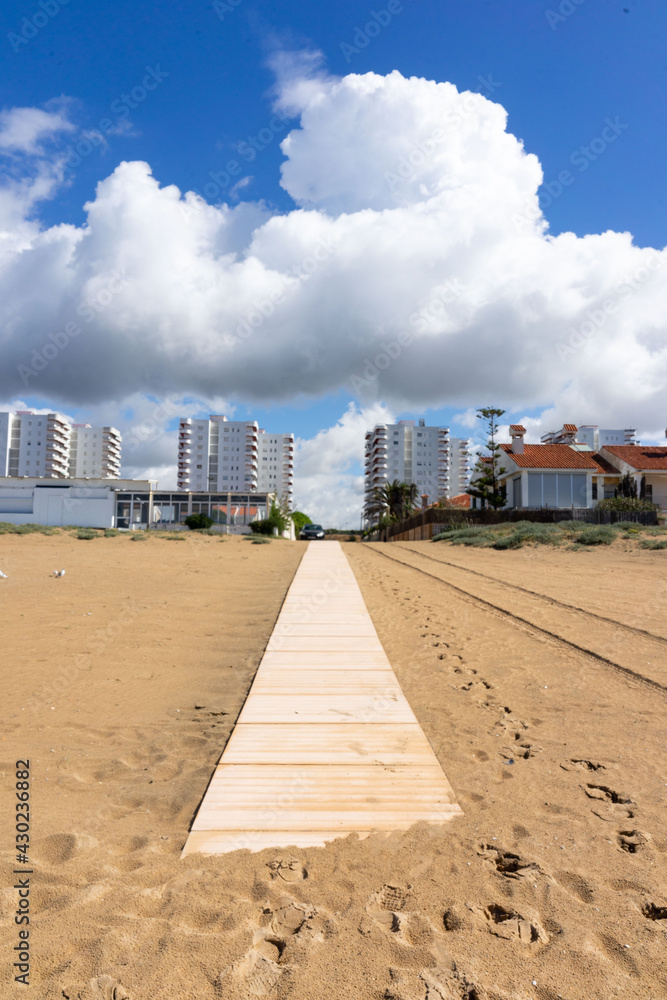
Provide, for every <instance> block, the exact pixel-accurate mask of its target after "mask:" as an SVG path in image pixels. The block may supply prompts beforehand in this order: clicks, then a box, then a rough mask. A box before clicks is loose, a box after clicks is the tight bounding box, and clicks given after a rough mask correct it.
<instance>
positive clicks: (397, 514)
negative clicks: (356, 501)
mask: <svg viewBox="0 0 667 1000" xmlns="http://www.w3.org/2000/svg"><path fill="white" fill-rule="evenodd" d="M418 495H419V491H418V489H417V485H416V483H402V482H400V481H399V480H398V479H394V480H393V482H391V483H385V484H384V485H383V486H376V487H375V489H374V490H373V492H372V494H371V496H370V498H369V499H368V501H367V502H366V506H365V508H364V514H365V515H366V517H367V518H368V519H369V520H370V521H372V522H373V523H374V524H379V523H380V522H381V521H383V520H384V521H385V522H386V523H387V525H389V524H395V523H396V522H397V521H403V520H404V519H405V518H406V517H408V516H409V515H410V514H411V513H412V512H413V511H414V510H415V508H416V505H417V497H418Z"/></svg>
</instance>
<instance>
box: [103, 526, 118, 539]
mask: <svg viewBox="0 0 667 1000" xmlns="http://www.w3.org/2000/svg"><path fill="white" fill-rule="evenodd" d="M118 533H119V532H118V528H105V529H104V537H105V538H115V537H116V535H117V534H118Z"/></svg>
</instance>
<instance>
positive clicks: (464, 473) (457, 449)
mask: <svg viewBox="0 0 667 1000" xmlns="http://www.w3.org/2000/svg"><path fill="white" fill-rule="evenodd" d="M474 465H475V463H474V460H473V454H472V441H471V440H470V439H469V438H450V439H449V487H448V492H447V493H445V496H448V497H456V496H459V494H460V493H465V491H466V490H467V489H468V486H469V485H470V477H471V475H472V470H473V468H474Z"/></svg>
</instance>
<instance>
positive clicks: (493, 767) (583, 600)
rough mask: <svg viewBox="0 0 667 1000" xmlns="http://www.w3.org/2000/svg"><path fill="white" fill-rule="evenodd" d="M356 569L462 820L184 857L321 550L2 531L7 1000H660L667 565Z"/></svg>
mask: <svg viewBox="0 0 667 1000" xmlns="http://www.w3.org/2000/svg"><path fill="white" fill-rule="evenodd" d="M316 544H319V543H316ZM321 544H326V543H321ZM343 550H344V552H345V554H346V555H347V556H348V559H349V560H350V564H351V566H352V568H353V570H354V572H355V574H356V577H357V580H358V582H359V585H360V587H361V590H362V593H363V595H364V599H365V601H366V604H367V607H368V610H369V611H370V613H371V615H372V617H373V621H374V623H375V626H376V628H377V631H378V634H379V637H380V639H381V641H382V643H383V645H384V648H385V650H386V652H387V655H388V657H389V660H390V661H391V664H392V666H393V668H394V670H395V671H396V674H397V676H398V679H399V681H400V684H401V686H402V688H403V690H404V692H405V694H406V697H407V698H408V701H409V703H410V705H411V706H412V708H413V710H414V712H415V713H416V716H417V718H418V720H419V722H420V724H421V726H422V728H423V730H424V732H425V734H426V736H427V738H428V739H429V741H430V743H431V745H432V747H433V749H434V751H435V753H436V755H437V757H438V759H439V761H440V763H441V765H442V767H443V769H444V771H445V773H446V775H447V778H448V779H449V781H450V783H451V785H452V786H453V789H454V791H455V794H456V797H457V801H458V802H459V804H460V805H461V807H462V809H463V811H464V815H463V816H462V817H458V818H456V819H454V820H452V821H451V822H449V823H448V824H446V825H443V826H428V825H426V824H417V825H416V826H414V827H412V828H411V829H410V830H408V831H407V832H404V833H396V834H391V835H388V836H386V835H372V836H371V837H370V838H368V839H366V840H363V841H360V840H358V839H357V838H355V837H349V838H346V839H341V840H336V841H333V842H332V843H330V844H329V845H328V846H327V847H325V848H309V849H296V848H294V849H287V850H285V849H281V850H280V851H276V850H265V851H262V852H260V853H256V854H250V853H248V852H245V851H242V852H235V853H231V854H226V855H221V856H217V857H206V856H203V855H192V856H189V857H187V858H185V859H181V858H180V852H181V850H182V847H183V844H184V843H185V840H186V838H187V834H188V830H189V828H190V824H191V822H192V819H193V816H194V814H195V813H196V810H197V808H198V805H199V803H200V801H201V799H202V796H203V794H204V792H205V789H206V787H207V784H208V782H209V780H210V777H211V774H212V771H213V769H214V767H215V764H216V762H217V760H218V759H219V757H220V755H221V753H222V750H223V749H224V746H225V743H226V741H227V739H228V737H229V735H230V733H231V730H232V728H233V726H234V723H235V720H236V718H237V716H238V713H239V711H240V709H241V707H242V705H243V701H244V699H245V697H246V695H247V692H248V689H249V687H250V684H251V682H252V678H253V675H254V672H255V671H256V669H257V666H258V664H259V662H260V659H261V656H262V653H263V650H264V648H265V646H266V643H267V641H268V639H269V636H270V634H271V631H272V628H273V625H274V622H275V620H276V617H277V615H278V612H279V610H280V606H281V602H282V600H283V598H284V596H285V593H286V591H287V589H288V587H289V585H290V583H291V580H292V577H293V575H294V573H295V571H296V568H297V566H298V564H299V560H300V558H301V556H302V553H303V551H304V545H303V543H298V542H287V541H282V540H280V541H274V542H272V543H271V544H267V545H253V544H252V543H251V542H250V541H247V540H243V539H241V538H235V537H231V538H221V537H220V536H201V537H196V536H188V537H185V538H184V539H182V540H180V541H175V540H169V539H167V538H160V537H151V538H148V539H145V540H143V541H141V542H139V543H137V542H134V541H133V540H131V539H130V538H129V537H127V536H118V537H114V538H96V539H94V540H91V541H84V540H79V539H76V538H75V537H72V536H71V535H69V534H67V533H61V534H57V535H49V536H41V535H31V536H25V537H18V536H16V535H4V536H2V537H1V538H0V569H2V570H3V571H4V572H5V573H6V574H7V579H6V580H0V585H1V586H0V600H1V605H2V621H3V654H4V655H3V667H2V676H3V685H2V688H3V694H4V698H3V701H4V706H3V722H4V726H3V729H2V742H3V744H4V746H3V748H2V774H3V785H2V788H3V794H2V803H3V806H2V810H0V831H1V839H0V853H1V855H2V859H3V864H4V867H5V871H6V872H7V873H9V872H12V871H13V869H14V868H15V867H17V863H16V861H15V853H14V851H12V850H11V849H10V848H11V846H12V844H13V842H14V829H13V826H14V823H13V819H14V804H13V795H14V772H15V761H16V760H18V759H25V758H28V759H30V772H31V804H32V813H31V827H32V834H31V836H32V847H31V858H30V860H31V868H32V869H33V871H34V874H32V875H31V880H32V882H31V886H32V889H33V895H32V907H33V909H32V910H31V925H30V926H31V948H32V949H34V952H33V959H32V968H31V983H32V984H33V985H32V986H31V990H30V993H28V991H27V990H26V988H25V987H23V986H20V985H16V986H13V985H12V984H11V982H10V981H8V977H5V979H4V982H3V986H2V990H1V992H2V996H3V997H4V996H7V997H8V998H9V997H18V996H26V995H32V996H38V997H39V998H40V1000H42V998H43V1000H55V998H62V997H66V998H69V1000H102V998H104V1000H128V998H130V1000H181V998H184V1000H185V998H187V1000H189V998H193V1000H195V998H196V1000H221V998H225V1000H227V998H229V1000H249V998H252V997H256V996H269V997H276V998H290V1000H315V998H318V1000H319V998H324V997H326V998H329V997H330V998H332V1000H558V998H562V1000H611V998H620V1000H626V998H627V1000H635V998H637V1000H640V998H641V1000H646V998H647V997H661V996H665V995H667V959H666V958H665V955H666V954H667V951H666V945H667V934H666V932H667V874H666V871H665V860H666V854H667V833H665V822H664V815H665V811H664V806H665V798H666V792H667V784H666V781H667V776H666V774H665V768H664V761H665V757H664V748H665V735H666V734H665V726H664V717H665V712H664V708H665V697H667V693H666V691H665V688H667V627H666V625H665V616H664V607H665V599H666V598H667V572H666V570H667V553H665V552H660V551H656V552H650V551H646V550H640V549H639V548H638V547H637V546H636V545H635V544H634V543H632V542H618V543H615V544H614V545H613V546H611V547H605V549H604V551H602V550H596V551H591V552H571V551H561V550H552V549H545V548H544V547H542V548H526V549H522V550H519V551H507V552H496V551H493V550H488V549H485V550H464V549H461V548H454V547H452V546H448V545H444V544H440V543H438V544H430V543H427V542H420V543H397V544H392V545H367V544H363V545H362V544H360V543H343ZM61 567H64V568H65V569H66V575H65V576H64V577H63V578H62V579H54V578H53V577H51V576H50V574H51V573H52V571H53V570H54V569H57V568H61ZM471 571H473V572H471ZM519 588H521V589H519ZM564 605H567V606H564ZM605 619H609V621H608V622H606V623H605ZM614 623H617V624H614ZM642 678H645V679H644V680H642ZM13 877H14V876H13V875H12V876H10V875H9V874H8V875H7V876H6V878H5V882H4V885H5V886H6V887H10V886H11V885H12V882H11V881H10V878H13ZM19 877H20V876H19ZM3 896H4V902H5V904H6V905H5V906H4V908H3V917H2V923H1V935H0V936H1V947H2V949H3V955H4V956H5V962H6V965H5V968H7V966H8V965H9V962H8V961H7V956H8V955H10V954H11V953H12V949H13V948H14V947H15V945H16V944H17V943H18V939H17V927H16V925H15V924H14V921H13V914H14V910H15V907H16V890H14V889H11V888H5V889H4V890H3Z"/></svg>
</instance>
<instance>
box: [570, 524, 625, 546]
mask: <svg viewBox="0 0 667 1000" xmlns="http://www.w3.org/2000/svg"><path fill="white" fill-rule="evenodd" d="M616 538H618V535H617V534H616V532H615V531H614V529H613V528H612V527H611V525H609V524H598V525H595V526H594V527H589V528H586V529H585V531H582V532H581V534H580V535H579V537H578V538H577V542H578V543H579V545H611V543H612V542H613V541H615V540H616Z"/></svg>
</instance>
